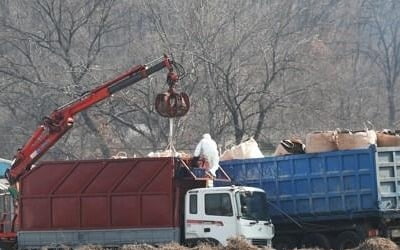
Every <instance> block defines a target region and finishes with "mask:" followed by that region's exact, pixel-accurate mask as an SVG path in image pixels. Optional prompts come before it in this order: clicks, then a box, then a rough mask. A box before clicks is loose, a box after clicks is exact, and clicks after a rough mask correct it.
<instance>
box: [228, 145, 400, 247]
mask: <svg viewBox="0 0 400 250" xmlns="http://www.w3.org/2000/svg"><path fill="white" fill-rule="evenodd" d="M220 165H221V167H222V168H223V169H224V170H225V172H226V173H227V174H228V175H229V176H230V177H231V179H232V181H233V184H239V185H246V186H253V187H259V188H262V189H263V190H265V192H266V193H267V200H268V209H269V214H270V216H271V218H272V222H273V224H274V225H275V229H276V233H275V239H274V242H273V246H274V247H275V248H277V249H292V248H295V247H321V248H325V249H331V248H333V249H347V248H353V247H355V246H357V245H358V244H359V243H360V242H361V241H363V240H364V239H366V238H368V237H374V236H381V237H388V238H391V239H392V240H393V241H395V242H397V243H398V242H399V241H400V147H376V146H373V145H372V146H370V147H369V148H367V149H354V150H344V151H333V152H326V153H311V154H298V155H287V156H277V157H265V158H258V159H246V160H230V161H223V162H220Z"/></svg>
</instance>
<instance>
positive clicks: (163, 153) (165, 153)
mask: <svg viewBox="0 0 400 250" xmlns="http://www.w3.org/2000/svg"><path fill="white" fill-rule="evenodd" d="M147 157H179V158H182V159H189V158H192V155H191V154H188V153H185V152H178V151H175V150H171V149H166V150H164V151H157V152H150V153H149V154H147Z"/></svg>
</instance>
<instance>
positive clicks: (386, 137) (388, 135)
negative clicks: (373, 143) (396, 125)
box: [376, 129, 400, 147]
mask: <svg viewBox="0 0 400 250" xmlns="http://www.w3.org/2000/svg"><path fill="white" fill-rule="evenodd" d="M376 136H377V144H378V147H398V146H400V131H399V130H389V129H384V130H382V131H378V132H376Z"/></svg>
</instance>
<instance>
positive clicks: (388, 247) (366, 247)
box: [354, 237, 400, 250]
mask: <svg viewBox="0 0 400 250" xmlns="http://www.w3.org/2000/svg"><path fill="white" fill-rule="evenodd" d="M399 249H400V248H399V247H398V246H397V245H396V244H395V243H394V242H393V241H391V240H389V239H386V238H380V237H376V238H371V239H368V240H366V241H364V242H363V243H362V244H361V245H360V246H358V247H356V248H354V250H399Z"/></svg>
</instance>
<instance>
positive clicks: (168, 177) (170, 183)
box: [18, 157, 204, 247]
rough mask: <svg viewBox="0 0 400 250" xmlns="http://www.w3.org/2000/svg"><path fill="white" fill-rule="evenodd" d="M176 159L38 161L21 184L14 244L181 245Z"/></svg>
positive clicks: (181, 185) (182, 184)
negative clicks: (174, 242)
mask: <svg viewBox="0 0 400 250" xmlns="http://www.w3.org/2000/svg"><path fill="white" fill-rule="evenodd" d="M177 166H178V165H177V162H176V159H175V158H168V157H164V158H133V159H106V160H80V161H52V162H42V163H41V164H39V165H38V166H37V167H35V168H33V169H32V171H30V172H29V173H28V174H26V175H25V176H23V177H22V180H21V193H20V195H21V199H20V201H21V202H20V210H19V211H20V216H19V223H20V228H19V231H18V245H19V246H22V247H36V246H45V245H46V244H52V243H58V244H67V245H71V244H72V245H81V244H94V243H96V244H102V245H110V244H111V245H112V244H113V243H115V245H116V246H117V245H121V244H129V243H135V242H147V243H151V242H154V243H162V242H171V241H178V242H179V240H180V226H181V224H182V219H183V212H182V208H183V204H182V202H183V197H184V194H185V193H186V191H187V190H188V189H189V188H194V187H201V186H202V185H204V183H203V182H195V181H185V180H183V179H180V180H178V179H177V178H175V171H176V170H177Z"/></svg>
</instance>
